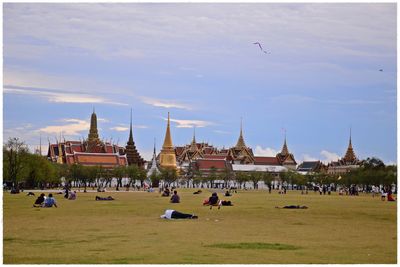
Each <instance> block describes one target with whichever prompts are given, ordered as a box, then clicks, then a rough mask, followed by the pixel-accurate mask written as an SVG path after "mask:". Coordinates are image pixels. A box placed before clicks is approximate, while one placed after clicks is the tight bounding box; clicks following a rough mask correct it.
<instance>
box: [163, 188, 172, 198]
mask: <svg viewBox="0 0 400 267" xmlns="http://www.w3.org/2000/svg"><path fill="white" fill-rule="evenodd" d="M169 194H170V192H169V189H168V187H167V188H165V190H164V192H163V193H162V195H161V196H162V197H169Z"/></svg>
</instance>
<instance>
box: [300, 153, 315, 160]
mask: <svg viewBox="0 0 400 267" xmlns="http://www.w3.org/2000/svg"><path fill="white" fill-rule="evenodd" d="M301 158H302V161H318V160H319V159H317V158H314V157H312V156H310V155H308V154H303V155H302V156H301Z"/></svg>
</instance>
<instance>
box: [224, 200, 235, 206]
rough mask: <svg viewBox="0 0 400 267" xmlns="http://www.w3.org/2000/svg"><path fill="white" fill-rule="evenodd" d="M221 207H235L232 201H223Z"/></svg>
mask: <svg viewBox="0 0 400 267" xmlns="http://www.w3.org/2000/svg"><path fill="white" fill-rule="evenodd" d="M221 205H222V206H233V204H232V202H231V201H230V200H228V201H226V200H222V201H221Z"/></svg>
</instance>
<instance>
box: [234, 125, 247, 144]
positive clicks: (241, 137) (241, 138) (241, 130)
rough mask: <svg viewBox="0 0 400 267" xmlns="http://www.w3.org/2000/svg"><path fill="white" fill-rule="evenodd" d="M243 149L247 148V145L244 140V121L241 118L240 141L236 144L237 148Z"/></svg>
mask: <svg viewBox="0 0 400 267" xmlns="http://www.w3.org/2000/svg"><path fill="white" fill-rule="evenodd" d="M243 147H246V143H245V142H244V138H243V119H242V118H240V135H239V139H238V141H237V143H236V148H238V149H241V148H243Z"/></svg>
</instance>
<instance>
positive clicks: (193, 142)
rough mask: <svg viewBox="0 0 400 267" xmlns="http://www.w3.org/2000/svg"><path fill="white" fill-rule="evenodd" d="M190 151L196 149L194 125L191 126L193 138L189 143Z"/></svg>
mask: <svg viewBox="0 0 400 267" xmlns="http://www.w3.org/2000/svg"><path fill="white" fill-rule="evenodd" d="M190 151H192V152H195V151H197V143H196V127H193V140H192V144H191V145H190Z"/></svg>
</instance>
